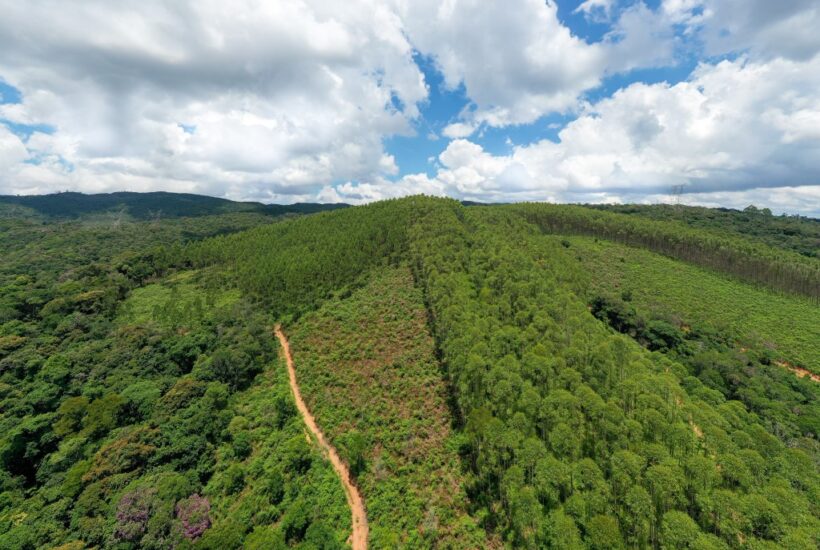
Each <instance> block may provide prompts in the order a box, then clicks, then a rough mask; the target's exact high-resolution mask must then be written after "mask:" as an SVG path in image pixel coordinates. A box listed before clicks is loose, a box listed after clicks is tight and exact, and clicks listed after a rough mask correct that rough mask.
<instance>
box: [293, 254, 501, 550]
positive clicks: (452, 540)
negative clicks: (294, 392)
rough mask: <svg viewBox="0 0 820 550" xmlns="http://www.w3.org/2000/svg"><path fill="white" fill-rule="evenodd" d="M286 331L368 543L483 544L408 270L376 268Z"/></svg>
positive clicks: (442, 386)
mask: <svg viewBox="0 0 820 550" xmlns="http://www.w3.org/2000/svg"><path fill="white" fill-rule="evenodd" d="M286 331H287V333H288V337H289V339H290V344H291V349H292V351H293V355H294V361H295V365H296V372H297V377H298V380H299V384H300V388H301V391H302V394H303V396H304V398H305V400H306V402H307V404H308V407H309V408H310V410H311V411H312V413H313V414H314V415H315V417H316V419H317V422H318V423H319V425H320V426H321V427H322V430H323V431H324V433H325V434H326V435H327V436H328V438H329V439H330V440H331V442H332V443H333V444H334V446H335V447H336V448H337V449H338V450H339V453H340V455H341V457H342V459H343V460H345V461H346V462H347V463H348V465H349V467H350V470H351V473H352V474H353V476H355V477H356V479H357V483H358V486H359V488H360V490H361V492H362V495H363V498H364V500H365V506H366V508H367V514H368V523H369V526H370V543H371V545H372V547H374V548H390V547H402V548H430V547H436V546H438V547H443V548H454V549H455V548H477V547H482V546H486V545H487V541H486V537H485V536H484V535H483V533H481V532H480V530H479V529H478V528H477V526H476V525H475V522H474V520H472V518H470V517H469V516H468V515H467V510H466V509H465V508H466V506H465V504H466V500H467V496H466V494H465V493H464V484H465V480H464V477H463V475H462V473H461V471H460V465H459V458H458V455H457V450H458V445H459V439H458V438H457V437H456V436H455V435H454V434H453V433H452V431H451V428H450V426H449V424H448V416H449V411H448V409H447V389H446V386H445V384H444V381H443V379H442V376H441V373H440V371H439V365H438V362H437V360H436V357H435V349H434V346H433V340H432V338H431V336H430V334H429V331H428V327H427V316H426V312H425V310H424V304H423V302H422V295H421V292H420V291H419V290H418V289H417V288H414V285H413V279H412V276H411V274H410V271H409V269H408V268H407V267H404V266H402V267H380V268H377V269H375V270H374V271H373V272H372V273H371V274H370V275H369V276H368V278H367V279H366V280H365V281H364V284H363V286H362V287H361V288H360V289H358V290H355V291H353V292H352V293H350V294H349V295H348V294H347V293H341V295H340V296H338V297H336V298H334V299H331V300H329V301H328V302H326V303H325V304H324V305H323V306H322V307H321V308H320V309H318V310H317V311H315V312H312V313H308V314H306V315H305V316H304V317H302V318H301V319H300V320H299V322H298V323H297V324H296V325H295V326H293V327H286ZM306 537H307V535H306Z"/></svg>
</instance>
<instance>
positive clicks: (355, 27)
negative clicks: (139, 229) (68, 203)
mask: <svg viewBox="0 0 820 550" xmlns="http://www.w3.org/2000/svg"><path fill="white" fill-rule="evenodd" d="M0 10H2V13H3V17H2V18H0V50H2V51H3V53H4V55H3V56H2V60H0V75H2V77H3V78H4V79H6V80H7V81H8V82H9V83H10V84H12V85H13V86H15V87H17V88H19V89H20V90H21V91H22V93H23V98H24V102H23V103H22V104H17V105H9V104H7V105H2V106H0V117H2V118H6V119H7V120H10V121H13V122H17V123H23V124H33V123H46V124H49V125H52V126H54V127H55V128H56V133H55V137H54V138H53V139H50V140H49V139H46V138H41V139H39V140H37V141H35V142H33V143H30V144H29V149H31V150H32V152H33V154H36V155H38V156H42V155H46V154H55V155H60V156H62V157H63V159H64V160H65V161H66V162H68V163H70V164H71V165H73V167H74V170H73V171H72V172H71V173H70V174H66V173H62V174H61V178H57V179H58V180H59V182H60V183H59V186H58V187H56V188H55V187H53V186H52V183H54V182H53V181H52V180H53V179H54V178H43V179H39V178H42V174H40V173H32V170H30V169H23V168H24V167H21V168H20V170H19V171H18V172H17V173H16V174H15V177H14V178H7V179H4V181H3V182H2V183H0V185H2V186H3V188H2V189H0V191H5V192H17V191H19V190H21V189H28V190H30V189H34V190H37V191H50V190H54V189H62V188H65V187H72V188H75V189H82V190H93V189H98V188H100V187H101V186H103V187H106V186H110V188H112V189H113V188H123V187H128V188H133V189H155V188H156V189H158V188H170V189H177V190H182V189H184V190H196V191H199V192H205V193H213V194H217V195H223V194H225V195H228V196H231V197H234V198H256V199H267V200H273V199H279V200H281V199H284V200H288V199H291V200H294V199H299V198H306V197H312V196H313V195H314V194H315V192H316V191H317V190H318V189H319V188H321V186H322V185H324V184H327V183H329V182H331V181H334V180H338V179H360V178H361V179H368V178H375V177H378V176H381V175H391V174H395V173H396V171H397V167H396V165H395V161H394V159H393V158H392V157H390V156H389V155H385V154H384V152H383V148H382V142H381V140H382V138H383V137H384V136H387V135H391V134H395V133H407V132H409V131H410V125H409V121H411V120H413V119H414V118H415V117H417V116H418V107H417V105H418V103H419V102H420V101H422V100H424V99H425V98H426V96H427V89H426V86H425V83H424V79H423V76H422V74H421V72H420V70H419V69H418V67H417V66H416V64H415V63H414V62H413V59H412V47H411V45H410V43H409V42H408V41H407V39H406V37H405V35H404V32H403V28H402V22H401V21H400V20H399V19H398V18H397V17H396V15H395V14H394V13H393V11H391V10H390V9H389V8H388V7H386V6H384V5H382V3H380V2H376V1H370V0H358V1H353V2H346V3H344V4H343V5H342V4H337V3H327V2H320V1H301V0H280V1H277V2H258V1H252V0H242V1H238V2H232V3H231V4H230V5H228V4H225V3H224V2H218V1H216V0H212V1H197V2H189V3H183V2H177V3H173V4H168V3H166V2H161V1H158V0H148V1H145V2H141V3H140V7H139V9H128V10H125V9H122V7H121V6H120V5H118V4H116V3H111V2H105V1H102V0H99V1H93V2H84V3H82V4H78V5H72V6H71V7H69V6H67V5H65V4H64V3H60V2H54V1H48V0H37V1H31V2H26V3H24V4H21V3H19V2H13V1H3V0H0ZM396 102H399V103H400V104H401V105H402V106H403V109H402V110H401V111H399V110H397V109H396V108H395V107H393V105H394V104H395V103H396ZM180 124H184V125H186V126H188V127H193V128H195V130H194V131H193V132H192V133H188V132H186V131H184V130H183V128H182V127H181V126H180ZM42 147H47V148H48V151H45V150H42V149H41V148H42ZM43 169H45V167H43ZM41 171H42V170H41ZM32 178H36V179H32Z"/></svg>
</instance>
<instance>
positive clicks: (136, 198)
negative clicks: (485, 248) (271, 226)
mask: <svg viewBox="0 0 820 550" xmlns="http://www.w3.org/2000/svg"><path fill="white" fill-rule="evenodd" d="M2 204H7V205H17V206H23V207H26V208H30V209H32V210H34V211H36V212H37V213H39V214H41V215H44V216H48V217H52V218H77V217H80V216H87V215H94V214H105V213H114V212H123V211H124V212H125V213H126V214H128V215H129V216H131V217H132V218H136V219H152V218H180V217H195V216H207V215H211V214H226V213H231V212H257V213H259V214H267V215H271V216H279V215H281V214H288V213H294V214H311V213H313V212H320V211H323V210H334V209H337V208H344V207H346V206H349V205H347V204H319V203H297V204H289V205H282V204H262V203H259V202H237V201H231V200H228V199H220V198H216V197H208V196H205V195H194V194H190V193H168V192H165V191H157V192H150V193H134V192H128V191H122V192H117V193H97V194H91V195H87V194H85V193H75V192H65V193H53V194H50V195H17V196H15V195H0V205H2Z"/></svg>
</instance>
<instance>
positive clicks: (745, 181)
mask: <svg viewBox="0 0 820 550" xmlns="http://www.w3.org/2000/svg"><path fill="white" fill-rule="evenodd" d="M818 89H820V56H818V57H816V58H815V59H813V60H812V61H811V62H808V63H802V62H798V61H791V60H787V59H778V60H775V61H772V62H752V61H749V60H744V59H737V60H735V61H723V62H720V63H718V64H716V65H708V64H704V65H701V66H700V67H699V68H698V69H697V70H696V71H695V73H694V75H693V76H692V78H691V79H690V80H688V81H686V82H681V83H679V84H676V85H674V86H670V85H668V84H665V83H660V84H654V85H647V84H640V83H636V84H632V85H631V86H629V87H627V88H625V89H623V90H620V91H618V92H617V93H616V94H615V95H614V96H613V97H611V98H608V99H604V100H602V101H600V102H599V103H597V104H595V105H592V106H589V107H588V108H587V109H586V111H585V112H584V113H582V114H581V116H579V117H578V118H577V119H576V120H574V121H572V122H570V123H569V124H568V125H567V126H566V127H565V128H564V129H563V130H562V131H561V132H560V133H559V138H560V142H558V143H556V142H553V141H550V140H541V141H538V142H536V143H534V144H532V145H528V146H523V147H515V148H514V149H513V151H512V152H511V153H510V154H508V155H492V154H490V153H488V152H487V151H485V150H484V149H483V148H482V147H481V146H479V145H478V144H476V143H473V142H471V141H468V140H465V139H457V140H454V141H452V142H451V143H450V144H449V146H448V147H447V149H446V150H445V151H444V152H443V153H442V154H441V155H440V156H439V161H440V163H441V169H439V170H438V172H437V174H436V176H435V178H434V181H435V182H437V183H438V186H439V189H440V191H441V192H443V193H446V194H450V195H453V196H458V197H462V198H466V199H475V200H485V201H493V200H496V201H498V200H551V201H571V202H587V201H588V202H601V201H602V202H611V201H616V202H623V201H633V202H635V201H637V202H642V201H646V200H647V199H652V200H654V199H658V200H667V201H668V200H669V195H670V191H671V188H672V187H673V186H675V185H682V186H683V188H684V191H685V193H686V197H687V198H689V199H691V200H692V201H696V202H699V203H704V204H710V203H713V204H721V203H722V204H732V205H738V204H741V203H743V202H747V201H750V200H755V199H756V200H760V202H759V203H762V204H768V205H772V206H774V207H775V208H778V207H779V208H782V209H790V210H791V211H801V212H807V213H814V214H816V213H818V212H820V197H818V195H817V193H816V192H812V193H810V192H808V191H807V192H806V193H805V194H803V195H802V196H801V198H800V199H796V198H794V194H795V193H796V192H798V191H796V190H797V189H800V190H802V189H804V187H801V186H809V185H811V184H815V185H816V184H817V182H818V181H820V132H818V131H817V128H818V127H819V126H818V125H817V124H815V123H816V121H818V120H820V118H818V117H820V96H818V94H817V90H818ZM773 188H780V189H773ZM750 189H752V190H755V191H754V192H751V191H750ZM767 189H771V190H770V191H766V190H767ZM805 189H810V188H808V187H806V188H805ZM800 192H801V193H802V191H800ZM710 197H711V199H710ZM747 204H748V202H747Z"/></svg>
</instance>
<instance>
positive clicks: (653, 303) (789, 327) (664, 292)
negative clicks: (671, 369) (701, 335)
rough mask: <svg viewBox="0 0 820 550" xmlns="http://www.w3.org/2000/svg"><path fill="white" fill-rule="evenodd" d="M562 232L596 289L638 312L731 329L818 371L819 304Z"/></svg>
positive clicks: (741, 344)
mask: <svg viewBox="0 0 820 550" xmlns="http://www.w3.org/2000/svg"><path fill="white" fill-rule="evenodd" d="M548 238H553V239H559V240H560V239H566V240H567V241H568V242H569V243H570V249H571V250H575V251H576V253H577V257H578V258H579V259H580V261H581V262H582V264H583V265H584V267H585V269H586V271H587V273H588V275H589V278H590V288H589V293H590V296H592V295H594V294H601V293H604V294H607V293H608V294H621V293H623V292H627V293H629V294H631V295H632V298H631V302H632V304H633V305H634V306H635V308H636V309H637V310H638V312H639V313H641V314H643V315H644V316H649V317H660V318H669V319H673V320H676V321H677V322H678V324H679V325H687V324H688V325H694V324H697V325H699V326H706V327H709V328H711V329H714V330H716V331H719V332H723V333H726V334H729V335H731V336H732V337H733V338H734V339H735V340H736V341H737V347H738V348H756V349H763V348H768V349H771V350H773V351H774V352H775V354H776V355H777V356H778V357H779V358H780V360H783V361H787V362H789V363H791V364H794V365H799V366H803V367H805V368H807V369H809V370H811V371H812V372H815V373H820V356H819V355H818V353H817V343H818V342H820V307H818V306H817V305H815V304H812V303H811V302H810V301H809V300H808V299H807V298H803V297H799V296H790V295H783V294H779V293H776V292H772V291H770V290H767V289H764V288H760V287H755V286H752V285H749V284H746V283H743V282H740V281H737V280H735V279H731V278H728V277H726V276H723V275H720V274H718V273H715V272H713V271H710V270H707V269H703V268H700V267H697V266H694V265H691V264H688V263H684V262H680V261H676V260H673V259H670V258H667V257H665V256H661V255H659V254H655V253H652V252H649V251H647V250H644V249H639V248H632V247H628V246H624V245H620V244H616V243H613V242H610V241H604V240H595V239H592V238H589V237H560V236H555V237H548Z"/></svg>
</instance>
